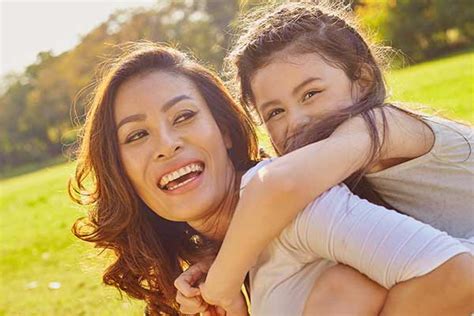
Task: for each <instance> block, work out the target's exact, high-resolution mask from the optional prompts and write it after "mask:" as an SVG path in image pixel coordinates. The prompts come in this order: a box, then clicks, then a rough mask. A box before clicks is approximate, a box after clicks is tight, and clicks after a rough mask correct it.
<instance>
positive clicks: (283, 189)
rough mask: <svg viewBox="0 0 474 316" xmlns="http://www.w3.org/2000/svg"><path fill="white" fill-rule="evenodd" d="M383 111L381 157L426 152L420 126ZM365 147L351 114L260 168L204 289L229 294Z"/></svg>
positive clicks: (362, 129)
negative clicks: (327, 131) (335, 126)
mask: <svg viewBox="0 0 474 316" xmlns="http://www.w3.org/2000/svg"><path fill="white" fill-rule="evenodd" d="M386 113H387V123H388V133H386V135H385V141H384V146H383V148H382V150H381V156H380V157H379V158H380V159H381V160H383V159H390V158H395V157H416V156H419V155H421V154H423V153H424V152H426V151H427V150H429V146H430V145H429V144H428V142H426V130H423V128H428V127H426V126H425V125H424V124H423V123H421V122H419V121H416V120H415V119H413V118H410V117H408V116H406V115H404V114H403V115H402V114H400V113H399V112H398V111H396V110H392V109H390V110H386ZM377 122H378V124H379V125H381V122H382V116H381V114H380V112H379V113H377ZM400 125H403V126H404V127H403V128H400ZM425 143H426V144H425ZM421 144H425V146H420V145H421ZM427 147H428V149H426V148H427ZM370 148H371V140H370V136H369V133H368V130H367V127H366V125H365V122H364V121H363V119H362V118H360V117H355V118H352V119H350V120H348V121H347V122H345V123H344V124H342V125H341V126H340V127H339V128H338V129H337V130H336V131H335V132H334V133H333V135H331V137H329V138H328V139H326V140H323V141H320V142H317V143H313V144H310V145H307V146H305V147H302V148H300V149H298V150H295V151H293V152H291V153H289V154H287V155H285V156H282V157H280V158H278V159H276V160H275V161H274V162H272V163H271V164H268V165H266V166H265V167H263V168H262V169H260V170H259V171H258V174H257V176H255V177H253V178H252V179H251V180H250V182H249V183H248V184H247V185H246V187H245V190H244V192H243V194H242V197H241V199H240V201H239V204H238V206H237V208H236V211H235V214H234V217H233V219H232V222H231V224H230V226H229V229H228V231H227V234H226V237H225V239H224V242H223V244H222V247H221V250H220V252H219V254H218V256H217V258H216V261H215V262H214V264H213V265H212V267H211V269H210V271H209V274H208V282H206V283H207V284H208V285H209V287H208V289H209V291H210V292H211V293H213V294H215V295H218V293H220V294H221V295H223V296H226V295H227V294H229V295H230V294H231V293H234V294H235V293H236V292H237V291H238V290H239V289H240V285H241V284H242V281H243V279H244V276H245V274H246V273H247V271H248V270H249V269H250V267H251V266H252V264H253V263H254V261H255V260H256V258H257V257H258V255H259V254H260V252H261V251H262V250H263V249H264V248H265V247H266V246H267V244H268V243H269V242H270V241H271V240H272V239H273V238H275V237H276V236H277V235H278V234H279V233H280V232H281V231H282V230H283V228H284V227H285V226H287V225H288V224H289V223H290V221H291V220H292V219H293V218H294V217H295V216H296V214H298V212H299V211H301V210H302V209H303V208H304V207H305V206H306V205H307V204H308V203H309V202H310V201H312V200H313V199H314V198H315V197H317V196H319V195H320V194H321V193H323V192H324V191H326V190H328V189H329V188H330V187H332V186H334V185H336V184H338V183H340V182H342V181H343V180H344V179H346V178H347V177H349V176H350V175H351V174H352V173H354V172H355V171H357V170H359V169H360V168H361V167H362V166H363V165H364V164H365V162H366V160H367V157H368V153H369V152H370ZM420 148H421V149H420ZM237 249H238V251H236V250H237ZM223 280H226V282H225V284H224V283H223V282H222V281H223ZM226 293H227V294H226Z"/></svg>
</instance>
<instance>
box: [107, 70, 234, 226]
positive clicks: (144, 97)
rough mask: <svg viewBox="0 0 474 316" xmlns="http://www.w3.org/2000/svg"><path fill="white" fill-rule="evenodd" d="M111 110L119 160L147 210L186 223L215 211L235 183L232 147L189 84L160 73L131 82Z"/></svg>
mask: <svg viewBox="0 0 474 316" xmlns="http://www.w3.org/2000/svg"><path fill="white" fill-rule="evenodd" d="M114 109H115V120H116V122H117V135H118V140H119V148H120V158H121V160H122V163H123V165H124V168H125V171H126V173H127V175H128V177H129V179H130V181H131V183H132V185H133V187H134V189H135V191H136V192H137V194H138V195H139V196H140V198H141V199H142V200H143V201H144V202H145V203H146V204H147V205H148V206H149V207H150V208H151V209H153V210H155V212H157V213H158V215H160V216H162V217H164V218H166V219H168V220H174V221H187V222H189V221H195V220H198V219H200V218H202V217H205V216H207V214H208V213H212V212H214V211H215V210H216V209H217V208H219V205H221V204H222V201H223V200H224V199H225V197H226V192H227V190H228V189H229V186H230V185H231V181H232V179H234V177H233V173H234V168H233V165H232V162H231V160H230V158H229V156H228V153H227V149H228V148H230V147H231V143H230V141H229V140H228V139H227V138H226V137H224V135H223V134H222V133H221V131H220V129H219V127H218V125H217V123H216V121H215V119H214V118H213V116H212V114H211V112H210V110H209V107H208V106H207V104H206V101H205V100H204V99H203V97H202V96H201V94H200V92H199V90H197V88H196V87H195V86H194V84H193V83H192V81H190V80H188V79H187V78H186V77H184V76H177V75H175V74H170V73H167V72H163V71H161V72H158V71H154V72H150V73H147V74H143V75H140V76H137V77H133V78H131V79H129V80H128V81H126V82H125V83H123V84H122V85H121V86H120V88H119V89H118V92H117V96H116V99H115V107H114Z"/></svg>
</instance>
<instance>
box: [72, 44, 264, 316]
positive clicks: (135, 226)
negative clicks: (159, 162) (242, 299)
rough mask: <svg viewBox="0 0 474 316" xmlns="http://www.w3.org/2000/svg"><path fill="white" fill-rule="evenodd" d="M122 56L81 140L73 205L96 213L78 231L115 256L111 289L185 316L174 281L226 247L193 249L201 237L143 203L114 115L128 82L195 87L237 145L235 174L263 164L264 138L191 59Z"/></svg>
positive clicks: (159, 54) (155, 309)
mask: <svg viewBox="0 0 474 316" xmlns="http://www.w3.org/2000/svg"><path fill="white" fill-rule="evenodd" d="M123 51H124V52H123V53H122V54H120V55H119V56H117V57H115V58H112V59H110V60H109V61H108V62H107V63H106V64H105V66H104V68H103V69H104V70H105V71H104V74H103V75H102V76H99V79H98V84H97V86H96V88H95V91H94V98H93V100H92V101H91V104H90V109H89V110H88V114H87V117H86V122H85V125H84V126H83V130H82V133H81V138H80V147H79V151H78V160H77V168H76V172H75V176H74V177H73V178H71V179H70V181H69V186H68V188H69V194H70V196H71V198H72V199H73V200H74V201H75V202H77V203H79V204H81V205H87V206H88V209H89V212H88V216H87V217H84V218H80V219H78V220H77V221H76V222H75V223H74V226H73V228H72V231H73V233H74V234H75V235H76V236H77V237H78V238H80V239H82V240H84V241H87V242H91V243H94V244H95V246H96V247H98V248H101V249H106V250H111V251H112V252H113V253H114V254H115V262H113V263H112V264H111V265H110V266H109V267H108V268H107V269H106V271H105V273H104V275H103V281H104V283H105V284H107V285H112V286H115V287H117V288H118V289H120V290H122V291H124V292H125V293H127V294H128V295H129V296H131V297H133V298H136V299H140V300H145V301H146V303H147V310H148V313H149V314H151V315H161V314H160V313H164V314H169V315H179V309H178V306H177V303H176V301H175V295H176V290H175V288H174V286H173V282H174V280H175V278H176V277H178V276H179V274H180V273H181V272H182V271H183V266H184V265H186V264H193V263H195V262H197V261H200V260H202V259H203V258H204V257H206V256H208V255H213V254H214V255H215V254H216V253H217V250H218V247H219V241H208V242H206V243H204V244H203V243H196V242H193V240H195V238H193V236H194V234H195V233H196V232H195V231H193V229H192V228H191V227H190V226H189V225H187V224H186V223H182V222H172V221H168V220H165V219H163V218H161V217H160V216H158V215H157V214H156V213H155V212H153V211H151V210H150V209H149V208H148V207H147V206H146V205H145V203H144V202H143V201H142V200H141V199H140V198H139V197H138V195H137V194H136V192H135V191H134V189H133V187H132V185H131V183H130V181H129V180H128V178H127V177H126V175H125V172H124V170H125V169H124V167H123V165H122V163H121V160H120V156H119V150H118V140H117V134H116V125H115V120H114V107H113V104H114V100H115V97H116V94H117V91H118V89H119V88H120V86H121V85H122V84H123V83H124V82H126V81H127V80H130V79H131V78H133V77H135V76H137V75H140V74H144V73H148V72H152V71H163V72H170V73H174V74H177V75H181V76H184V77H185V78H187V79H189V80H191V81H192V82H193V84H194V85H195V86H196V87H197V89H198V90H199V92H200V93H201V95H202V96H203V98H204V99H205V101H206V103H207V106H208V107H209V109H210V111H211V113H212V115H213V117H214V119H215V120H216V122H217V124H218V126H219V128H220V129H221V131H222V130H223V129H224V128H225V130H226V131H227V132H228V133H229V135H230V137H231V140H232V148H231V149H230V150H229V156H230V159H231V161H232V164H233V166H234V168H235V170H236V171H245V170H247V169H248V168H250V167H251V166H252V165H254V164H255V162H256V161H257V160H258V147H257V136H256V132H255V130H254V127H253V125H252V124H251V120H250V119H249V118H248V116H247V115H246V114H245V112H244V110H243V109H242V108H241V107H239V106H238V104H237V103H236V102H235V101H234V100H233V99H232V97H231V96H230V94H229V93H228V91H227V90H226V88H225V86H224V85H223V83H222V82H221V81H220V80H219V79H218V78H217V76H216V75H214V74H213V73H212V72H210V71H209V70H207V69H205V68H204V67H202V66H200V65H199V64H198V63H197V62H196V61H195V60H194V59H192V58H191V57H189V56H187V55H186V54H184V53H182V52H180V51H178V50H176V49H173V48H170V47H166V46H164V45H159V44H153V43H150V42H140V43H131V44H128V45H124V46H123Z"/></svg>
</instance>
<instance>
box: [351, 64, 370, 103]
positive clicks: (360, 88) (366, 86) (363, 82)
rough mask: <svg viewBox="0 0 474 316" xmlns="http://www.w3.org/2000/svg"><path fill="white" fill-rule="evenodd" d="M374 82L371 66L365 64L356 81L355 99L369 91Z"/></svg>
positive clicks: (360, 97)
mask: <svg viewBox="0 0 474 316" xmlns="http://www.w3.org/2000/svg"><path fill="white" fill-rule="evenodd" d="M373 84H374V76H373V72H372V70H371V69H370V66H369V65H367V64H364V65H362V66H361V67H360V70H359V73H358V75H357V77H356V80H355V82H354V89H355V91H354V97H355V100H360V99H362V98H363V97H365V96H366V95H367V93H369V91H370V89H371V88H372V85H373Z"/></svg>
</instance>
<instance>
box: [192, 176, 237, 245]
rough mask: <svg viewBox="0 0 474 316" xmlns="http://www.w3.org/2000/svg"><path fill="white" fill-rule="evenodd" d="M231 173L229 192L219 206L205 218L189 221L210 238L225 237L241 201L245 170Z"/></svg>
mask: <svg viewBox="0 0 474 316" xmlns="http://www.w3.org/2000/svg"><path fill="white" fill-rule="evenodd" d="M230 174H231V176H230V177H231V179H230V181H228V183H229V185H228V188H227V190H226V192H227V193H226V195H225V197H224V199H223V200H222V202H221V203H219V205H218V206H217V208H216V209H215V210H213V211H212V212H209V215H208V216H206V217H204V218H201V219H199V220H196V221H192V222H188V224H189V225H190V226H191V227H193V228H194V229H195V230H196V231H198V232H199V233H201V234H202V235H204V236H206V237H207V238H209V239H213V240H218V241H222V240H223V239H224V236H225V234H226V232H227V229H228V228H229V224H230V221H231V220H232V216H233V215H234V211H235V208H236V206H237V203H238V201H239V197H240V195H239V192H240V180H241V178H242V175H243V172H235V171H233V172H231V173H230Z"/></svg>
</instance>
